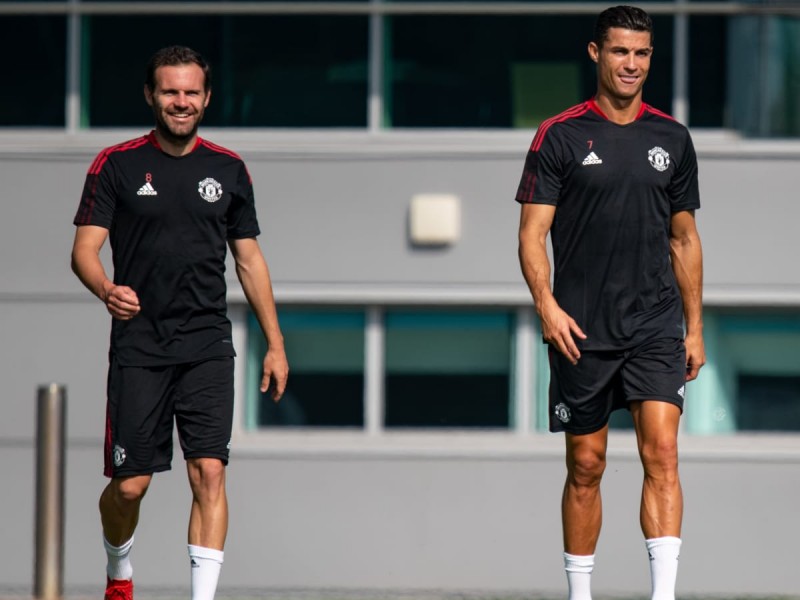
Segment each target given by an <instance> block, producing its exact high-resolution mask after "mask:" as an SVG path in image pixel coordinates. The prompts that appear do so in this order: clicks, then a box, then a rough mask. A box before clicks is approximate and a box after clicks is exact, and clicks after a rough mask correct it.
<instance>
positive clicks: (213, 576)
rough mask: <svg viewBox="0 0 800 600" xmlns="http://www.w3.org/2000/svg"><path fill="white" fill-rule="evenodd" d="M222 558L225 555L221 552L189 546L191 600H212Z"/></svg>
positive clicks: (215, 590)
mask: <svg viewBox="0 0 800 600" xmlns="http://www.w3.org/2000/svg"><path fill="white" fill-rule="evenodd" d="M224 556H225V553H224V552H223V551H222V550H214V549H213V548H203V547H202V546H192V545H191V544H189V559H190V562H191V565H192V600H213V599H214V594H215V593H216V592H217V582H218V581H219V572H220V570H221V569H222V559H223V557H224Z"/></svg>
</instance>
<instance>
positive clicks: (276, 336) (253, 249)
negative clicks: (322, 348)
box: [229, 238, 289, 402]
mask: <svg viewBox="0 0 800 600" xmlns="http://www.w3.org/2000/svg"><path fill="white" fill-rule="evenodd" d="M229 245H230V249H231V254H233V258H234V260H235V261H236V275H237V276H238V277H239V281H240V282H241V284H242V289H243V290H244V295H245V297H246V298H247V301H248V302H249V303H250V307H251V308H252V309H253V312H254V313H255V315H256V319H257V320H258V323H259V325H260V326H261V330H262V331H263V332H264V337H265V338H266V339H267V353H266V355H265V356H264V371H263V375H262V377H261V391H262V392H266V391H267V390H268V389H270V382H272V383H273V386H272V388H271V390H272V399H273V400H275V401H276V402H277V401H278V400H280V398H281V396H282V395H283V392H284V390H285V389H286V381H287V380H288V378H289V363H288V361H287V360H286V351H285V350H284V347H283V334H281V330H280V327H279V325H278V312H277V310H276V309H275V297H274V296H273V294H272V282H271V280H270V276H269V268H268V267H267V261H266V260H264V255H263V254H262V253H261V247H260V246H259V245H258V241H257V240H256V239H255V238H245V239H240V240H231V241H230V243H229Z"/></svg>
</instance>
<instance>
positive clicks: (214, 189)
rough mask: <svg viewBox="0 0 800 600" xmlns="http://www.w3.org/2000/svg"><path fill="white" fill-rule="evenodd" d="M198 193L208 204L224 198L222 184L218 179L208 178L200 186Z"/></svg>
mask: <svg viewBox="0 0 800 600" xmlns="http://www.w3.org/2000/svg"><path fill="white" fill-rule="evenodd" d="M198 186H199V187H198V188H197V191H198V192H200V197H201V198H202V199H203V200H205V201H206V202H216V201H217V200H219V199H220V198H222V184H220V182H219V181H217V180H216V179H213V178H211V177H206V178H205V179H203V181H201V182H200V183H199V184H198Z"/></svg>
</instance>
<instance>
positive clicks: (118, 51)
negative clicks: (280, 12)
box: [83, 16, 368, 127]
mask: <svg viewBox="0 0 800 600" xmlns="http://www.w3.org/2000/svg"><path fill="white" fill-rule="evenodd" d="M87 23H88V25H87V31H88V38H89V49H88V50H89V52H88V57H89V59H88V61H86V62H87V64H86V65H85V67H84V73H83V77H84V81H85V87H86V88H87V89H88V94H85V97H86V98H88V101H89V106H90V124H91V125H92V126H95V127H98V126H132V125H142V126H149V125H151V124H152V121H153V118H152V114H151V112H150V109H149V108H148V106H147V105H146V104H145V102H144V97H143V95H142V85H143V82H144V71H145V66H146V63H147V61H148V59H149V58H150V56H151V55H152V54H153V52H155V51H156V50H158V49H159V48H161V47H164V46H168V45H171V44H182V45H186V46H190V47H192V48H194V49H195V50H197V51H198V52H200V53H201V54H203V55H204V56H205V57H206V58H207V60H208V61H209V62H210V63H211V66H212V73H213V95H212V100H211V104H210V105H209V108H208V110H207V111H206V116H205V124H206V125H211V126H224V127H365V126H366V121H367V116H366V115H367V40H368V30H367V24H368V19H367V17H361V16H356V17H346V16H342V17H338V16H334V17H332V16H247V17H214V16H210V17H209V16H174V17H173V16H159V17H158V18H157V19H155V18H153V17H151V16H125V17H105V16H101V17H92V18H91V19H87ZM142 31H146V32H147V35H142V33H141V32H142ZM112 91H113V101H110V98H111V92H112Z"/></svg>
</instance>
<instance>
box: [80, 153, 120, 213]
mask: <svg viewBox="0 0 800 600" xmlns="http://www.w3.org/2000/svg"><path fill="white" fill-rule="evenodd" d="M115 179H116V177H115V167H114V165H113V163H112V161H110V160H108V156H107V153H106V151H103V152H101V153H100V154H99V155H98V156H97V158H96V159H95V161H94V162H93V163H92V166H91V167H89V171H88V172H87V173H86V181H85V183H84V184H83V194H82V195H81V200H80V204H79V205H78V212H77V213H76V214H75V218H74V219H73V224H74V225H97V226H99V227H105V228H106V229H111V225H112V223H113V221H114V209H115V207H116V202H117V192H116V185H115V183H114V182H115Z"/></svg>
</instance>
